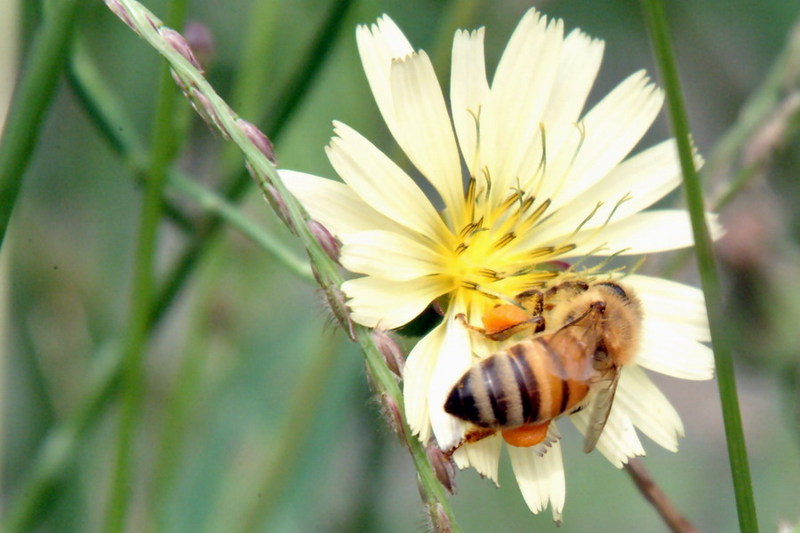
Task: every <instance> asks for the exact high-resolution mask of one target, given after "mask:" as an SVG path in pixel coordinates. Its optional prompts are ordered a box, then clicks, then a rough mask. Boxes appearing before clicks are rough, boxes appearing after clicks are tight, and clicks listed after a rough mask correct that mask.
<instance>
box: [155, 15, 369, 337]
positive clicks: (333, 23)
mask: <svg viewBox="0 0 800 533" xmlns="http://www.w3.org/2000/svg"><path fill="white" fill-rule="evenodd" d="M352 1H353V0H337V4H336V7H335V8H334V9H333V10H332V11H331V14H330V15H329V17H328V18H327V19H326V20H325V22H324V23H323V25H322V27H321V28H320V29H319V31H318V33H317V35H316V36H315V39H314V40H313V41H312V42H311V43H309V45H308V47H307V48H306V50H307V52H306V55H305V57H304V59H303V60H302V61H299V62H298V68H297V70H296V71H295V72H294V74H293V75H292V76H291V79H290V81H289V82H288V83H287V84H286V86H285V87H284V89H283V90H282V91H281V92H280V94H279V95H278V97H277V98H276V101H275V103H274V104H273V105H272V106H271V107H270V109H271V110H272V113H271V114H270V116H269V117H268V119H267V120H266V124H267V127H266V128H265V130H266V131H267V132H269V135H270V138H271V139H272V140H273V141H274V142H277V141H278V139H279V138H280V136H281V135H282V133H283V131H284V129H285V128H286V126H287V125H288V124H289V119H290V117H291V116H292V114H293V113H294V111H295V110H296V109H297V106H298V105H299V104H300V102H301V101H302V100H303V98H304V97H305V96H306V94H308V91H309V90H310V88H311V86H312V85H313V81H314V78H315V76H316V74H317V73H318V72H319V70H320V68H321V67H322V65H323V64H324V61H325V59H326V58H327V57H328V54H329V53H330V52H331V51H332V50H333V48H334V47H333V39H334V37H335V36H336V35H337V34H338V31H339V29H340V27H341V24H342V22H343V20H344V15H345V14H346V9H347V8H348V7H349V6H350V4H351V3H352ZM236 165H237V166H236V170H235V171H232V177H231V179H229V180H228V181H227V183H226V184H225V185H224V186H223V187H222V190H223V192H222V195H223V196H224V197H225V198H227V199H228V200H229V201H232V202H238V201H239V200H241V198H242V197H243V196H244V193H245V192H246V191H247V190H248V185H249V183H250V176H249V175H248V173H247V172H246V171H245V170H244V169H242V168H241V164H240V162H239V161H237V163H236ZM225 174H226V175H227V174H228V173H225ZM201 227H202V228H203V230H202V231H200V232H199V233H198V234H197V235H196V236H195V238H194V239H193V240H192V242H191V243H190V244H189V246H188V248H187V249H186V251H184V253H183V255H182V256H181V257H180V258H179V259H178V260H177V261H176V262H175V266H173V268H172V270H171V271H170V272H169V274H167V276H166V278H167V279H166V281H165V282H164V283H163V284H162V286H161V289H160V290H159V293H158V298H157V299H156V304H155V309H154V311H153V316H152V320H153V321H154V322H157V321H158V320H160V318H161V316H162V315H163V314H164V312H166V310H167V308H168V307H169V306H170V304H171V303H172V301H173V300H174V299H175V297H176V296H177V294H178V292H179V291H180V290H181V288H182V287H183V285H184V284H185V282H186V280H187V279H188V277H189V275H190V274H191V273H192V271H193V270H194V268H195V266H196V265H197V263H198V262H199V261H200V259H201V258H202V257H203V255H204V254H205V251H206V249H207V248H208V247H209V246H210V244H211V243H212V242H213V241H214V239H215V237H216V235H217V234H218V233H219V232H220V230H221V229H222V227H223V225H222V220H221V219H220V218H219V217H218V216H213V217H210V218H209V219H208V220H205V221H203V223H202V224H201Z"/></svg>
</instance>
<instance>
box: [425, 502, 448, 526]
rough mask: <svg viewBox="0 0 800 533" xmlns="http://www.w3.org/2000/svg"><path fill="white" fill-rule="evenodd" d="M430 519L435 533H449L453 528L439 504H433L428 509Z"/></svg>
mask: <svg viewBox="0 0 800 533" xmlns="http://www.w3.org/2000/svg"><path fill="white" fill-rule="evenodd" d="M428 511H429V512H430V517H431V526H432V530H433V531H435V532H436V533H450V532H451V531H453V528H452V527H451V525H450V517H448V516H447V513H446V512H444V507H442V504H441V503H438V502H436V503H434V504H431V505H430V506H429V507H428Z"/></svg>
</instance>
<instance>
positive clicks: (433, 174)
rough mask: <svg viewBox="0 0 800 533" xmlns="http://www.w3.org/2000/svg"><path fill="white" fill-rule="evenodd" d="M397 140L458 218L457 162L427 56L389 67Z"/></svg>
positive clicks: (460, 191) (461, 194) (447, 117)
mask: <svg viewBox="0 0 800 533" xmlns="http://www.w3.org/2000/svg"><path fill="white" fill-rule="evenodd" d="M391 88H392V98H393V99H394V105H395V119H396V121H397V129H398V132H397V133H398V134H399V135H400V136H399V137H397V138H396V139H397V142H398V144H400V146H401V147H402V148H403V151H404V152H405V153H406V155H407V156H408V158H409V159H410V160H411V162H412V163H414V165H415V166H416V167H417V169H419V171H420V172H421V173H422V174H423V175H424V176H425V178H426V179H427V180H428V181H429V182H430V183H431V184H432V185H433V186H434V188H435V189H436V191H437V192H438V193H439V195H440V196H441V197H442V201H443V202H444V205H445V209H446V212H447V213H448V214H449V216H450V217H452V219H453V220H459V219H460V215H461V211H462V210H463V209H464V187H463V184H462V176H461V161H460V159H459V153H458V147H457V145H456V139H455V135H454V134H453V128H452V127H451V125H450V115H449V114H448V112H447V106H446V105H445V101H444V97H443V96H442V89H441V87H440V86H439V82H438V81H437V79H436V73H435V72H434V71H433V65H432V64H431V61H430V59H428V55H427V54H426V53H425V52H423V51H420V52H418V53H414V54H411V55H410V56H407V57H405V58H403V59H398V60H395V61H394V62H393V63H392V70H391Z"/></svg>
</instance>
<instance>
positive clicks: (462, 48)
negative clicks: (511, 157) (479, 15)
mask: <svg viewBox="0 0 800 533" xmlns="http://www.w3.org/2000/svg"><path fill="white" fill-rule="evenodd" d="M483 34H484V29H483V28H479V29H477V30H475V31H472V32H468V31H465V30H459V31H457V32H456V35H455V38H454V39H453V61H452V66H451V70H450V106H451V108H452V113H453V124H454V126H455V130H456V135H457V136H458V144H459V146H460V147H461V153H462V154H463V156H464V161H465V162H466V164H467V168H468V169H469V173H470V176H476V175H477V174H478V169H479V167H480V161H481V159H480V158H481V156H480V154H479V146H478V140H479V139H478V121H480V127H481V132H484V125H485V124H484V123H485V122H486V120H487V116H486V114H484V113H483V112H482V111H483V109H484V108H485V106H486V102H487V100H488V99H489V82H488V81H486V63H485V60H484V56H483ZM484 133H485V132H484ZM485 147H486V143H483V144H482V145H481V146H480V150H481V151H484V150H485V149H486V148H485ZM483 157H485V154H484V156H483Z"/></svg>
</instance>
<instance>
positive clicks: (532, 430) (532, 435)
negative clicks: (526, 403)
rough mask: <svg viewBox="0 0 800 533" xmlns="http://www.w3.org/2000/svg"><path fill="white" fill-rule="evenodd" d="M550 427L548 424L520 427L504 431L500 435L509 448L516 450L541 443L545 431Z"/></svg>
mask: <svg viewBox="0 0 800 533" xmlns="http://www.w3.org/2000/svg"><path fill="white" fill-rule="evenodd" d="M549 427H550V422H547V423H545V424H535V425H531V426H522V427H518V428H514V429H504V430H503V431H502V432H501V433H502V435H503V440H505V441H506V442H507V443H508V444H510V445H511V446H516V447H518V448H530V447H531V446H536V445H537V444H539V443H540V442H543V441H544V439H545V438H546V437H547V429H548V428H549Z"/></svg>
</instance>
